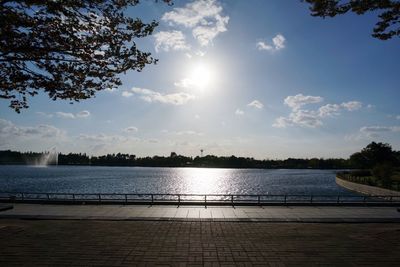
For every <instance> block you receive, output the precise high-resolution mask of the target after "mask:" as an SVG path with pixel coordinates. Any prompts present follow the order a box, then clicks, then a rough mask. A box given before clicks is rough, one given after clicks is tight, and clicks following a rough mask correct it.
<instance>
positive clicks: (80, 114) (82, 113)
mask: <svg viewBox="0 0 400 267" xmlns="http://www.w3.org/2000/svg"><path fill="white" fill-rule="evenodd" d="M89 116H90V112H89V111H88V110H82V111H80V112H78V113H76V117H78V118H87V117H89Z"/></svg>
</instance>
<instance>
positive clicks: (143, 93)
mask: <svg viewBox="0 0 400 267" xmlns="http://www.w3.org/2000/svg"><path fill="white" fill-rule="evenodd" d="M131 92H133V93H134V94H137V95H139V96H140V98H141V99H143V100H144V101H146V102H150V103H153V102H159V103H164V104H172V105H183V104H186V103H187V102H189V101H190V100H193V99H195V98H196V97H195V96H194V95H191V94H189V93H185V92H179V93H173V94H161V93H159V92H156V91H153V90H150V89H145V88H138V87H134V88H132V89H131Z"/></svg>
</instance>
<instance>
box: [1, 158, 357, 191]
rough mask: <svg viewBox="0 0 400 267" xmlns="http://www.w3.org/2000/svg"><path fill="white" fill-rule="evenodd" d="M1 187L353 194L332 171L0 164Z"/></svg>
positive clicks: (66, 189) (19, 189) (22, 188)
mask: <svg viewBox="0 0 400 267" xmlns="http://www.w3.org/2000/svg"><path fill="white" fill-rule="evenodd" d="M0 191H2V192H32V193H39V192H50V193H153V194H156V193H158V194H167V193H171V194H306V195H309V194H313V195H318V194H322V195H338V194H340V195H355V193H353V192H350V191H348V190H346V189H343V188H341V187H339V186H338V185H337V184H336V183H335V171H334V170H265V169H213V168H150V167H149V168H144V167H94V166H48V167H34V166H11V165H3V166H0Z"/></svg>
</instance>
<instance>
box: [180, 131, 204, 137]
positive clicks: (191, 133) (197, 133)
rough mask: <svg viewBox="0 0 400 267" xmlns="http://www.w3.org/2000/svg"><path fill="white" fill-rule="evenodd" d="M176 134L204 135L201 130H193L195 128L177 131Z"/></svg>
mask: <svg viewBox="0 0 400 267" xmlns="http://www.w3.org/2000/svg"><path fill="white" fill-rule="evenodd" d="M175 134H176V135H199V136H202V135H204V134H203V133H201V132H196V131H193V130H186V131H179V132H175Z"/></svg>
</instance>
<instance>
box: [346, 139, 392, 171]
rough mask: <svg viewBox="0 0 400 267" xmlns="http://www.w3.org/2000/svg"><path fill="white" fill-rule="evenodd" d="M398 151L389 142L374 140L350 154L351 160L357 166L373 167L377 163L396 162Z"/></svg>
mask: <svg viewBox="0 0 400 267" xmlns="http://www.w3.org/2000/svg"><path fill="white" fill-rule="evenodd" d="M395 154H396V152H394V151H393V150H392V147H391V146H390V145H389V144H385V143H375V142H372V143H370V144H369V145H367V146H366V147H365V148H363V149H362V150H361V152H357V153H354V154H353V155H351V156H350V162H351V163H352V164H353V166H355V167H357V168H373V167H374V166H376V165H377V164H383V163H387V164H396V157H395Z"/></svg>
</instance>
